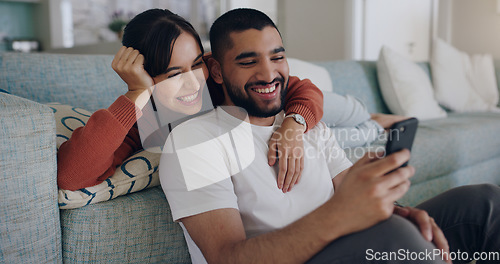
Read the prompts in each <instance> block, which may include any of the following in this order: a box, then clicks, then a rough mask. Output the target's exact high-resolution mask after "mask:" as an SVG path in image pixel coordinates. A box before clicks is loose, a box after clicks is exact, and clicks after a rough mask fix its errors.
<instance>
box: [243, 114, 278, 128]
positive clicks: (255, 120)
mask: <svg viewBox="0 0 500 264" xmlns="http://www.w3.org/2000/svg"><path fill="white" fill-rule="evenodd" d="M248 117H249V119H250V124H252V125H256V126H272V125H273V123H274V119H275V118H276V117H275V116H271V117H255V116H250V115H249V116H248Z"/></svg>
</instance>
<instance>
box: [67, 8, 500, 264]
mask: <svg viewBox="0 0 500 264" xmlns="http://www.w3.org/2000/svg"><path fill="white" fill-rule="evenodd" d="M152 12H157V11H151V12H149V11H146V12H145V13H143V14H141V15H143V16H141V15H138V16H137V17H136V18H142V19H145V20H147V19H148V18H150V19H149V20H147V21H143V22H144V23H142V24H141V23H139V22H137V24H136V25H142V27H138V28H137V29H136V31H134V30H133V28H132V27H131V28H130V29H131V31H127V29H126V31H125V35H124V45H125V46H129V47H134V45H137V46H140V45H145V43H141V42H147V41H149V40H151V39H154V37H158V36H163V37H164V38H162V39H161V40H162V41H163V44H164V45H161V46H153V45H151V46H147V47H156V51H153V50H155V49H153V48H152V49H151V50H147V49H144V50H140V49H138V50H140V52H139V51H135V50H134V49H130V48H123V49H122V50H120V52H119V53H118V54H117V56H116V57H115V60H114V62H113V67H114V68H115V70H116V71H117V72H118V73H119V74H120V76H121V77H122V79H124V80H125V82H127V84H128V85H129V91H128V92H127V93H126V94H125V96H122V97H120V98H118V99H117V101H116V102H115V103H114V104H113V105H111V106H110V108H108V109H103V110H99V111H98V112H96V113H95V114H94V115H92V117H91V119H92V122H91V119H89V122H88V123H87V125H86V126H85V127H82V128H80V129H77V130H75V132H74V134H73V136H72V138H71V139H70V140H69V141H68V142H70V143H69V144H67V147H66V150H63V151H66V153H67V154H73V153H72V152H73V151H76V152H78V153H77V155H80V156H85V159H88V158H89V157H92V159H94V161H99V162H100V163H99V166H88V164H87V166H81V168H80V169H81V170H90V169H89V168H86V167H93V168H91V169H94V168H95V167H99V169H100V170H101V171H102V172H100V171H94V174H87V175H84V176H88V175H97V174H98V176H97V177H95V178H92V177H90V179H86V178H85V177H84V176H78V172H76V171H67V170H66V171H65V170H62V171H59V175H58V176H59V181H60V183H62V184H63V185H64V184H66V186H70V187H71V186H72V184H74V185H73V186H72V187H73V188H76V189H78V188H77V186H90V185H92V184H93V183H95V182H97V183H98V182H99V181H102V180H103V179H105V178H106V177H109V175H111V174H112V170H113V169H114V166H116V165H118V164H120V163H121V162H120V160H121V161H123V160H124V159H125V158H126V157H127V156H128V155H130V153H132V152H133V151H135V150H137V149H139V148H141V140H140V138H139V132H138V128H137V127H136V125H134V124H135V121H136V115H138V116H140V115H141V109H140V106H141V105H142V104H143V102H144V100H141V95H142V97H144V94H145V95H146V99H147V98H149V92H148V93H144V92H145V91H146V90H147V89H150V88H151V87H154V84H157V87H156V88H158V86H160V85H158V84H159V83H161V81H163V80H166V79H173V78H174V80H175V78H177V77H181V78H179V79H180V80H178V81H179V82H184V81H186V82H187V81H190V82H191V83H196V82H198V83H202V82H203V80H201V78H199V77H198V78H197V77H196V76H197V75H196V74H195V73H196V70H197V69H201V71H202V72H203V73H204V76H207V75H206V74H205V73H206V71H207V69H206V68H205V65H204V63H203V62H201V63H200V60H199V59H200V58H199V55H200V54H203V52H202V51H203V50H202V47H201V44H200V43H199V41H197V39H199V38H197V35H196V33H195V32H194V30H192V32H194V33H190V32H191V31H190V30H186V29H185V28H183V27H181V26H177V29H179V31H180V33H178V34H177V36H175V35H173V36H170V35H169V34H170V32H169V34H158V33H157V34H156V36H154V37H153V36H149V38H148V37H143V38H131V39H129V41H130V43H126V36H127V32H129V33H131V34H130V36H132V33H133V32H136V34H139V33H143V34H149V33H152V32H151V31H152V30H150V31H148V30H145V28H144V27H145V26H146V27H147V26H151V25H154V24H155V23H157V22H158V16H154V15H153V14H152ZM162 12H164V13H165V14H166V16H167V17H172V15H171V14H170V13H168V12H166V11H162ZM173 17H175V18H176V19H179V21H180V22H182V23H180V22H176V23H177V24H175V23H174V24H175V25H179V24H182V25H184V24H186V25H189V24H188V23H187V22H184V20H183V19H181V18H178V17H177V16H173ZM165 19H166V18H165ZM235 21H240V22H241V23H235ZM131 24H133V21H131V22H130V24H129V25H131ZM127 27H128V26H127ZM234 27H236V28H234ZM151 28H152V29H153V28H154V27H151ZM188 28H192V27H188ZM170 30H172V29H170ZM141 31H142V32H141ZM169 38H170V40H168V39H169ZM156 41H157V43H161V41H160V42H158V40H156ZM211 42H212V43H211V44H212V49H213V52H214V53H213V57H214V60H213V61H212V62H211V63H213V65H212V67H210V69H211V74H212V77H213V79H214V80H213V81H215V82H216V83H219V84H221V85H222V91H223V93H224V96H225V97H224V103H223V104H224V105H228V106H231V105H236V106H240V107H243V108H244V109H245V110H247V111H248V114H249V116H248V119H247V121H248V122H245V121H241V120H240V119H237V118H235V117H233V116H232V115H231V114H233V112H231V111H229V110H227V112H226V111H225V110H224V109H222V107H219V108H217V109H216V110H215V111H213V112H211V113H209V114H207V115H204V116H201V117H198V118H195V119H192V120H191V121H188V122H187V123H185V124H182V125H180V126H178V128H176V129H174V131H173V133H172V135H173V136H174V138H175V137H176V135H178V134H177V133H176V131H180V132H186V134H185V135H183V133H180V137H181V138H182V137H184V136H189V135H190V134H191V135H193V137H196V136H198V137H204V138H210V137H209V136H210V135H211V134H212V132H213V130H216V129H218V127H217V126H216V123H215V122H213V121H216V122H218V124H220V125H222V126H224V125H227V124H229V126H234V123H236V124H237V126H240V125H242V126H245V125H246V124H248V125H249V126H250V127H251V129H252V134H251V136H252V139H253V141H254V142H255V143H252V145H253V147H254V153H255V161H253V162H250V164H248V166H246V168H245V169H244V170H239V171H238V169H233V167H231V166H233V165H234V163H238V160H236V162H235V161H234V160H233V159H232V157H229V156H224V155H223V154H224V153H229V152H225V151H226V150H230V148H229V147H231V146H229V147H228V148H225V147H226V145H224V144H222V143H224V142H222V141H218V142H215V141H214V144H215V145H213V146H214V148H211V149H209V150H211V151H210V152H209V151H204V152H188V153H187V155H186V156H183V157H182V158H187V160H188V162H190V163H191V165H192V168H193V170H192V173H193V174H201V177H206V176H207V175H208V177H212V176H213V177H221V176H224V178H223V179H222V180H221V181H218V182H217V183H215V184H212V185H208V186H206V187H202V188H197V189H193V190H191V191H187V188H186V187H185V186H182V185H183V184H184V185H185V182H186V179H185V178H184V176H185V175H184V176H183V174H182V173H176V169H178V166H176V164H178V163H179V161H180V160H178V159H179V157H177V155H176V153H175V152H174V151H171V153H170V154H166V155H163V156H162V161H161V167H162V168H161V169H160V177H161V181H162V186H163V188H164V190H165V192H166V194H167V198H168V199H169V203H170V205H171V207H172V213H173V215H174V217H175V220H176V221H179V222H181V223H182V226H183V228H184V231H185V235H186V239H187V241H188V243H189V247H190V252H191V254H192V258H193V262H195V263H199V262H203V261H204V260H205V259H206V260H208V261H209V262H214V263H224V262H229V263H241V262H271V263H275V262H283V263H294V262H297V263H300V262H306V261H308V260H310V261H311V262H315V261H318V262H321V261H323V262H326V263H331V262H334V261H338V262H339V263H358V262H365V261H366V256H365V252H366V251H367V250H368V249H372V250H374V251H376V252H382V251H389V250H392V251H395V250H397V249H402V248H404V249H409V250H413V251H415V252H417V251H422V250H424V249H432V248H433V247H434V246H433V245H432V244H431V242H430V241H432V242H434V244H435V246H436V247H438V248H441V249H443V250H445V251H446V250H447V242H446V239H445V237H444V236H443V233H442V232H441V230H440V228H439V227H441V228H442V229H443V230H444V233H445V235H446V237H448V238H449V239H450V245H451V250H453V251H456V250H457V249H460V250H467V251H469V252H470V251H474V250H476V251H495V250H498V248H499V246H500V245H499V242H498V238H497V237H498V236H497V230H498V223H496V221H495V220H496V219H495V218H496V214H497V211H498V208H497V207H498V205H497V204H498V197H499V196H498V190H497V188H496V187H492V186H475V187H464V188H460V189H455V190H452V191H450V192H447V193H445V194H443V195H441V196H440V197H439V198H435V199H433V200H431V201H429V202H427V203H424V204H423V205H421V208H423V209H426V210H427V211H428V212H429V214H431V215H432V216H433V217H434V218H435V219H436V222H434V220H433V219H432V218H429V217H428V215H427V214H426V213H425V212H424V211H421V210H418V209H414V208H394V206H393V204H392V203H393V202H394V201H395V200H396V199H398V198H399V197H401V196H402V195H403V194H404V193H405V191H406V189H407V188H408V185H409V182H408V177H410V176H411V175H412V174H413V169H412V168H411V167H407V168H400V169H398V170H396V171H394V172H391V171H392V170H393V169H395V168H397V167H399V165H400V164H402V163H404V162H405V161H406V160H408V159H409V153H408V152H406V151H402V152H399V153H396V154H393V155H391V156H389V157H387V158H383V159H371V158H370V157H368V156H366V157H364V158H363V159H362V160H361V161H359V162H358V163H356V164H355V165H353V166H352V167H351V164H350V162H349V161H348V160H346V159H345V156H343V155H342V153H343V152H342V150H340V149H339V147H338V145H337V144H336V141H335V138H334V137H333V136H331V132H329V131H330V130H329V129H327V128H326V127H325V125H324V124H322V123H319V124H318V125H317V126H316V123H317V120H319V117H320V116H321V111H317V108H318V107H319V109H321V103H320V104H317V102H316V103H311V99H308V98H309V95H310V94H311V93H314V91H315V90H312V89H310V88H309V89H307V90H306V91H305V94H306V95H307V96H305V95H304V93H302V95H300V93H299V95H297V93H295V98H294V94H293V93H292V89H294V88H293V87H294V85H297V84H301V82H300V81H298V80H296V79H295V78H293V77H290V78H289V76H288V65H287V63H286V57H285V52H284V49H283V44H282V42H281V37H280V35H279V32H278V31H277V29H276V27H275V26H274V24H273V23H272V21H271V20H269V18H267V16H265V15H264V14H262V13H260V12H258V11H255V10H248V9H242V10H235V11H230V12H229V13H227V14H225V15H223V16H222V17H221V18H219V19H218V20H217V22H216V23H214V26H213V27H212V30H211ZM169 43H170V44H169ZM149 44H150V43H149ZM167 44H169V45H167ZM176 44H183V45H176ZM184 47H191V48H189V49H187V50H184V51H182V52H181V53H178V52H176V51H177V49H176V48H180V49H184ZM147 51H150V52H149V53H148V52H147ZM161 51H167V52H165V54H161ZM143 55H144V56H143ZM177 55H178V57H175V56H177ZM148 58H154V60H149V59H148ZM122 59H123V60H122ZM174 59H175V60H174ZM177 59H178V62H177ZM236 59H237V60H236ZM174 62H175V63H174ZM143 64H144V66H142V65H143ZM165 65H166V66H165ZM171 65H172V66H174V67H172V66H171ZM155 67H156V70H157V71H156V72H155ZM165 69H167V70H166V71H165ZM145 72H146V73H147V75H146V74H144V73H145ZM183 73H188V74H192V75H190V76H188V77H190V78H187V77H185V76H179V75H180V74H183ZM149 76H155V77H153V78H151V77H149ZM148 77H149V78H148ZM203 79H204V78H203ZM200 87H202V85H199V87H198V88H197V89H194V90H193V92H191V93H182V94H179V95H176V96H174V97H173V98H174V99H173V100H174V101H173V102H175V103H179V102H178V101H182V102H184V103H187V104H189V103H192V102H193V101H196V97H197V95H196V94H195V93H196V92H197V91H198V90H199V89H201V88H200ZM299 87H300V86H299ZM141 89H142V90H141ZM266 89H267V90H266ZM273 89H274V90H273ZM271 90H273V91H272V92H271ZM287 90H288V93H287V96H286V97H285V98H284V99H283V98H282V97H281V96H280V95H281V94H282V93H285V91H287ZM299 90H300V89H299ZM155 91H157V90H156V89H155V90H154V91H153V93H154V92H155ZM175 100H177V101H175ZM294 100H295V104H291V102H293V101H294ZM146 101H147V100H146ZM136 102H139V103H138V104H137V105H136ZM283 103H285V109H286V108H287V107H288V109H287V110H288V111H287V114H289V113H299V114H302V115H303V116H304V117H306V122H307V120H308V119H309V120H313V121H312V124H311V123H307V124H306V129H308V130H310V131H309V132H308V133H306V134H305V135H304V144H305V145H306V147H307V148H308V149H311V148H312V149H316V150H317V151H324V152H325V153H329V156H328V157H329V158H328V159H326V158H323V159H321V158H318V157H315V158H310V157H308V156H307V155H306V156H305V157H304V158H305V160H304V166H300V167H299V169H304V172H305V173H304V177H302V178H301V180H300V182H299V183H298V184H297V185H296V186H295V187H294V188H293V190H292V191H289V190H288V191H289V192H283V190H280V189H278V188H276V181H278V185H279V177H280V176H278V175H280V173H281V169H279V170H277V169H276V166H274V167H270V166H267V165H266V163H267V162H266V161H267V160H266V159H267V153H268V148H267V145H266V144H267V140H268V139H269V138H271V137H272V134H273V133H275V132H276V131H277V130H276V129H277V127H279V126H280V125H281V127H280V128H279V129H283V127H284V126H285V122H289V121H290V122H291V123H292V124H291V125H292V128H291V131H292V132H297V131H298V132H300V133H303V131H304V125H302V124H297V123H296V122H295V119H294V118H293V117H292V118H283V115H281V114H277V113H278V112H279V111H280V110H281V105H282V104H283ZM156 104H159V102H156ZM164 104H165V105H167V104H168V103H166V102H165V103H164ZM314 104H315V105H314ZM185 105H186V104H181V105H180V107H182V106H185ZM193 105H194V104H193ZM311 105H312V106H311ZM318 105H319V106H318ZM307 106H309V109H307ZM290 108H292V109H294V108H295V110H293V111H291V112H290ZM311 109H312V110H311ZM301 111H303V112H301ZM315 111H316V112H315ZM318 112H319V113H320V114H319V115H317V113H318ZM308 113H309V115H308ZM311 113H314V114H315V115H312V116H311ZM276 114H277V115H276ZM275 115H276V116H275ZM295 117H297V116H295ZM299 121H300V120H299ZM250 124H251V125H250ZM293 126H297V127H298V128H299V129H297V128H294V127H293ZM247 127H248V126H247ZM301 127H302V129H300V128H301ZM191 128H193V129H191ZM99 131H100V133H99ZM103 131H105V132H106V134H104V133H103ZM189 133H190V134H189ZM300 133H298V134H299V135H300ZM103 134H104V135H103ZM321 140H322V141H321ZM79 142H80V145H79V144H78V143H79ZM81 142H88V143H89V144H88V145H90V146H87V144H85V146H82V144H81ZM96 142H97V143H96ZM103 142H105V143H106V144H102V143H103ZM63 146H64V145H63ZM63 146H61V149H60V150H59V152H61V150H62V149H63V148H62V147H63ZM270 149H272V148H270ZM72 150H73V151H72ZM101 150H102V151H101ZM101 152H105V153H104V154H103V153H101ZM240 154H245V152H242V153H240ZM58 155H60V154H58ZM207 155H208V156H209V157H208V158H210V159H211V160H215V161H217V162H218V163H214V164H210V163H208V164H207V163H205V162H203V161H204V160H206V159H205V158H207V157H206V156H207ZM241 158H243V157H241ZM80 159H84V158H80ZM280 161H281V159H280ZM227 162H229V163H227ZM59 163H60V160H59V162H58V166H62V167H64V162H62V164H61V165H59ZM115 164H116V165H115ZM170 164H172V167H170V166H169V165H170ZM299 164H300V162H299ZM197 165H199V166H197ZM75 167H76V166H75ZM279 167H280V168H281V166H279ZM59 168H61V167H59ZM200 168H204V170H203V171H201V170H200ZM240 168H241V166H240ZM76 169H78V167H76ZM294 169H295V168H294ZM110 171H111V172H110ZM177 172H179V171H177ZM232 172H235V173H234V174H232ZM389 172H390V173H389ZM72 173H73V174H74V175H77V176H75V177H74V178H73V179H72V177H71V175H72ZM99 173H101V174H99ZM110 173H111V174H110ZM211 173H213V174H216V175H210V174H211ZM219 174H220V175H219ZM64 175H70V176H64ZM225 175H227V176H228V177H225ZM248 175H250V176H248ZM294 175H295V173H294ZM231 176H232V177H231ZM229 177H231V178H229ZM286 177H287V181H288V175H287V176H286ZM294 177H295V176H294ZM61 178H62V179H61ZM277 178H278V179H277ZM292 179H294V182H296V180H295V178H292ZM332 179H333V180H332ZM89 184H90V185H89ZM177 187H180V188H177ZM80 188H81V187H80ZM282 188H285V187H284V186H283V187H282ZM286 189H288V188H286ZM334 190H335V195H333V191H334ZM464 193H466V194H467V195H468V200H467V201H466V202H462V203H461V204H460V205H457V204H456V201H457V199H460V197H463V196H464ZM393 212H394V213H395V214H399V215H401V216H402V217H398V216H391V215H392V214H393ZM450 212H452V213H450ZM488 214H489V215H488ZM403 218H407V219H409V220H411V221H412V222H414V223H415V224H416V226H418V228H419V229H420V232H421V233H422V235H421V234H419V232H418V231H417V229H416V228H415V227H414V225H413V224H411V223H410V221H407V220H405V219H403ZM384 220H385V221H384ZM436 223H437V224H436ZM438 226H439V227H438ZM476 235H477V237H475V236H476ZM200 250H201V251H200ZM201 252H202V253H201ZM421 262H423V261H420V262H419V263H421ZM429 262H430V261H429Z"/></svg>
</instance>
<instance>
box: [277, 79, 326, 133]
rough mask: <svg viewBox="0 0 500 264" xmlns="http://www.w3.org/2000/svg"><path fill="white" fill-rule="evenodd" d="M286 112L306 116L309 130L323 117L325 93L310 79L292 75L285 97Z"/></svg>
mask: <svg viewBox="0 0 500 264" xmlns="http://www.w3.org/2000/svg"><path fill="white" fill-rule="evenodd" d="M285 112H286V114H291V113H296V114H300V115H301V116H303V117H304V119H305V120H306V123H307V130H309V128H312V127H314V126H315V125H316V124H318V122H319V121H320V120H321V118H322V117H323V93H322V92H321V90H320V89H319V88H318V87H316V85H314V84H313V83H312V82H311V81H310V80H309V79H304V80H300V79H299V78H298V77H295V76H290V79H289V81H288V92H287V94H286V97H285Z"/></svg>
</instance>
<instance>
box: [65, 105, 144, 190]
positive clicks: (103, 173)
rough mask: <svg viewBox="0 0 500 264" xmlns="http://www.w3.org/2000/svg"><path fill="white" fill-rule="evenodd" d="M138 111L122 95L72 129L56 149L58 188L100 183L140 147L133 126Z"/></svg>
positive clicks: (70, 188) (135, 128) (79, 187)
mask: <svg viewBox="0 0 500 264" xmlns="http://www.w3.org/2000/svg"><path fill="white" fill-rule="evenodd" d="M138 114H139V115H140V114H141V113H140V110H138V109H136V106H135V104H134V103H133V102H132V101H130V100H129V99H128V98H127V97H125V96H123V95H122V96H120V97H119V98H118V99H117V100H116V101H115V102H114V103H113V104H112V105H111V106H110V107H109V108H108V109H101V110H98V111H96V112H95V113H94V114H92V115H91V116H90V118H89V120H88V122H87V124H86V125H85V126H83V127H79V128H77V129H75V131H73V134H72V135H71V138H70V139H69V140H68V141H66V142H64V143H63V144H62V145H61V147H60V148H59V151H58V152H57V183H58V185H59V188H61V189H66V190H78V189H81V188H85V187H89V186H93V185H96V184H99V183H101V182H103V181H104V180H106V179H107V178H108V177H110V176H111V175H113V173H114V172H115V170H116V167H117V166H118V165H120V164H121V163H122V162H123V161H124V160H125V159H126V158H127V157H129V156H130V155H131V154H132V153H134V152H135V151H137V150H139V149H141V148H142V146H141V141H140V138H139V132H138V130H137V127H136V126H134V124H135V122H136V120H137V115H138Z"/></svg>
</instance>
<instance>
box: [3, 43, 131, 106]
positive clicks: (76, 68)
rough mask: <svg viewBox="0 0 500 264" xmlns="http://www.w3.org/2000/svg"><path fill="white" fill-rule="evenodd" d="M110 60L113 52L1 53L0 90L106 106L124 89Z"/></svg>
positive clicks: (43, 99) (36, 98)
mask: <svg viewBox="0 0 500 264" xmlns="http://www.w3.org/2000/svg"><path fill="white" fill-rule="evenodd" d="M112 60H113V56H112V55H67V54H46V53H44V54H22V53H10V52H7V53H2V54H0V89H3V90H6V91H8V92H10V93H11V94H14V95H18V96H21V97H24V98H27V99H30V100H33V101H36V102H40V103H49V102H59V103H63V104H69V105H73V106H75V107H81V108H84V109H87V110H90V111H95V110H97V109H100V108H107V107H108V106H109V105H110V104H111V103H113V101H114V100H116V98H118V96H120V95H121V94H124V93H125V92H126V91H127V86H126V84H125V83H124V82H123V81H122V80H121V79H120V77H119V76H118V74H116V73H115V72H114V71H113V69H112V68H111V61H112Z"/></svg>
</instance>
